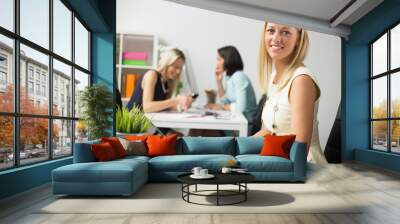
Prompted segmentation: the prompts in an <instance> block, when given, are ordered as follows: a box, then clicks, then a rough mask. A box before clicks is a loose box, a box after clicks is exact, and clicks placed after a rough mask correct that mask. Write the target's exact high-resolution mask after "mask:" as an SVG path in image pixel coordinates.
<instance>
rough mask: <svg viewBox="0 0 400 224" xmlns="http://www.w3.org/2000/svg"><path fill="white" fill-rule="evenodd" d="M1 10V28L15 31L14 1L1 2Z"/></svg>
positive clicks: (3, 0)
mask: <svg viewBox="0 0 400 224" xmlns="http://www.w3.org/2000/svg"><path fill="white" fill-rule="evenodd" d="M0 9H1V13H0V26H2V27H3V28H6V29H8V30H10V31H14V0H1V1H0Z"/></svg>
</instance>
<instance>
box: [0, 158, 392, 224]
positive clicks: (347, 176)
mask: <svg viewBox="0 0 400 224" xmlns="http://www.w3.org/2000/svg"><path fill="white" fill-rule="evenodd" d="M307 182H309V183H315V184H318V185H321V186H323V187H325V188H326V189H328V190H329V191H331V192H333V193H335V194H336V195H338V196H339V197H341V198H342V199H343V200H345V201H348V202H349V203H350V202H351V203H354V202H356V203H358V204H359V205H361V206H362V208H361V213H357V214H36V213H34V211H35V210H37V208H40V207H41V206H43V205H46V204H47V203H50V202H52V201H54V200H56V197H55V196H53V195H52V194H51V188H50V186H49V185H45V186H42V187H39V188H35V189H33V190H31V191H29V192H25V193H22V194H19V195H17V196H13V197H11V198H8V199H6V200H2V201H0V223H7V224H9V223H15V224H25V223H29V224H39V223H40V224H54V223H57V224H64V223H80V224H92V223H96V224H97V223H100V224H102V223H107V224H130V223H132V224H133V223H140V224H156V223H157V224H158V223H160V224H180V223H182V224H183V223H185V224H207V223H210V224H221V223H229V224H242V223H243V224H253V223H254V224H262V223H268V224H275V223H276V224H278V223H290V224H291V223H294V224H297V223H305V224H313V223H327V224H334V223H340V224H343V223H345V224H347V223H349V224H358V223H359V224H365V223H366V224H369V223H371V224H372V223H379V224H383V223H384V224H387V223H388V224H391V223H393V224H397V223H400V215H398V214H400V206H399V205H400V174H399V173H395V172H390V171H386V170H383V169H379V168H375V167H371V166H367V165H364V164H361V163H344V164H329V165H328V166H326V167H320V166H315V165H312V166H310V171H309V173H308V180H307Z"/></svg>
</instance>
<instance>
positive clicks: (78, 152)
mask: <svg viewBox="0 0 400 224" xmlns="http://www.w3.org/2000/svg"><path fill="white" fill-rule="evenodd" d="M97 143H100V141H99V140H95V141H90V142H82V143H75V145H74V146H75V147H74V163H89V162H95V161H96V158H95V157H94V155H93V153H92V149H91V148H90V146H91V145H92V144H97Z"/></svg>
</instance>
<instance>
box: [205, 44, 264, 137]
mask: <svg viewBox="0 0 400 224" xmlns="http://www.w3.org/2000/svg"><path fill="white" fill-rule="evenodd" d="M215 80H216V82H217V88H218V89H217V94H218V97H219V99H220V102H221V103H222V104H207V108H209V109H213V110H228V111H235V112H240V113H243V115H244V116H245V117H246V119H247V121H248V122H249V130H251V122H252V121H253V119H254V116H255V114H256V112H257V102H256V97H255V94H254V89H253V86H252V84H251V81H250V79H249V77H248V76H247V75H246V74H245V73H244V72H243V61H242V58H241V56H240V54H239V51H238V50H237V49H236V48H235V47H233V46H225V47H222V48H220V49H218V54H217V62H216V68H215Z"/></svg>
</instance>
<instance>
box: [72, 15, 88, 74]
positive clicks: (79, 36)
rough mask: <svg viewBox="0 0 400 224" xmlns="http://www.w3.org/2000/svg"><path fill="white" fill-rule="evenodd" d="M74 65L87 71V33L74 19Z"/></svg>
mask: <svg viewBox="0 0 400 224" xmlns="http://www.w3.org/2000/svg"><path fill="white" fill-rule="evenodd" d="M75 63H76V64H78V65H80V66H82V67H83V68H86V69H88V70H89V32H88V31H87V30H86V28H85V27H84V26H83V25H82V23H81V22H79V20H78V19H77V18H75Z"/></svg>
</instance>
